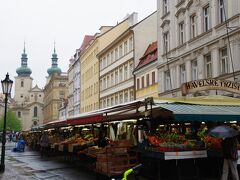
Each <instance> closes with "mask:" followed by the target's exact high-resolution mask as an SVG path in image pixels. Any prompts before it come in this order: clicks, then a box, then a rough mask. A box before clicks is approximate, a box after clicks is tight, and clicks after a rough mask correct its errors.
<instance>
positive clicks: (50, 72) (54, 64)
mask: <svg viewBox="0 0 240 180" xmlns="http://www.w3.org/2000/svg"><path fill="white" fill-rule="evenodd" d="M57 61H58V57H57V54H56V50H55V45H54V51H53V54H52V67H51V68H48V70H47V73H48V75H49V76H51V75H53V74H55V73H57V74H61V72H62V71H61V69H60V68H59V67H58V62H57Z"/></svg>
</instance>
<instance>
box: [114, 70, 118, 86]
mask: <svg viewBox="0 0 240 180" xmlns="http://www.w3.org/2000/svg"><path fill="white" fill-rule="evenodd" d="M117 83H118V71H116V72H115V84H117Z"/></svg>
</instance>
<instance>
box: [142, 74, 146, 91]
mask: <svg viewBox="0 0 240 180" xmlns="http://www.w3.org/2000/svg"><path fill="white" fill-rule="evenodd" d="M144 86H145V85H144V76H142V88H144Z"/></svg>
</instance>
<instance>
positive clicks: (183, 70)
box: [180, 64, 186, 84]
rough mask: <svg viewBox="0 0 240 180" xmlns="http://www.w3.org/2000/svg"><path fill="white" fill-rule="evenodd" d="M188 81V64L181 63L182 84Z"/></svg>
mask: <svg viewBox="0 0 240 180" xmlns="http://www.w3.org/2000/svg"><path fill="white" fill-rule="evenodd" d="M185 82H186V66H185V64H181V65H180V84H182V83H185Z"/></svg>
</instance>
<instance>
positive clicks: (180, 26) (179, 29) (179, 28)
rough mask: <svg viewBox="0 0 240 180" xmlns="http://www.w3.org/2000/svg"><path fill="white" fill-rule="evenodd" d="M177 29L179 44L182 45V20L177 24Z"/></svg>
mask: <svg viewBox="0 0 240 180" xmlns="http://www.w3.org/2000/svg"><path fill="white" fill-rule="evenodd" d="M178 31H179V32H178V37H179V38H178V41H179V45H182V44H183V43H184V22H181V23H179V24H178Z"/></svg>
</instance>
